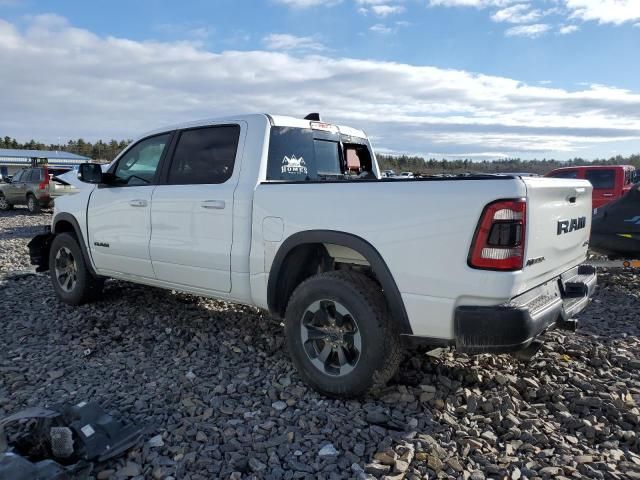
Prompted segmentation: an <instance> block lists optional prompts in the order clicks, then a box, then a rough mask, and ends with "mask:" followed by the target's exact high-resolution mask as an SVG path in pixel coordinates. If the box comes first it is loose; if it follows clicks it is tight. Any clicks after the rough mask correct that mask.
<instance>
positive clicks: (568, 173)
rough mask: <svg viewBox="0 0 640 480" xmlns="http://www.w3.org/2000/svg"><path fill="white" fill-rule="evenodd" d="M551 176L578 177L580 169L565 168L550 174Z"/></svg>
mask: <svg viewBox="0 0 640 480" xmlns="http://www.w3.org/2000/svg"><path fill="white" fill-rule="evenodd" d="M550 177H551V178H578V170H565V171H562V172H556V173H554V174H553V175H550Z"/></svg>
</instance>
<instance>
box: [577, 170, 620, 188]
mask: <svg viewBox="0 0 640 480" xmlns="http://www.w3.org/2000/svg"><path fill="white" fill-rule="evenodd" d="M584 178H586V179H587V180H589V181H590V182H591V185H593V188H613V187H614V186H615V183H616V172H615V170H587V174H586V175H585V177H584Z"/></svg>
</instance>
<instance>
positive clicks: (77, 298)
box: [49, 233, 104, 305]
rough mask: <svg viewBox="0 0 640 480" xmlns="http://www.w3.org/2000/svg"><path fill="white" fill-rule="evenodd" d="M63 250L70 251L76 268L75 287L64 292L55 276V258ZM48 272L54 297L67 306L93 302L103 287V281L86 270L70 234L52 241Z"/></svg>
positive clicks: (75, 239)
mask: <svg viewBox="0 0 640 480" xmlns="http://www.w3.org/2000/svg"><path fill="white" fill-rule="evenodd" d="M63 248H64V249H67V250H68V251H70V253H71V256H72V257H73V260H74V262H75V266H76V268H75V285H74V286H73V288H72V289H71V291H65V289H64V288H63V286H62V285H61V283H60V281H59V280H58V278H57V274H56V257H57V255H58V252H59V251H60V250H61V249H63ZM49 272H50V273H51V283H52V284H53V289H54V290H55V292H56V296H57V297H58V298H59V299H60V300H61V301H62V302H64V303H67V304H69V305H81V304H83V303H87V302H90V301H92V300H95V299H96V298H97V297H98V296H99V295H100V293H101V292H102V288H103V286H104V279H103V278H97V277H95V276H93V274H92V273H91V271H89V269H88V268H87V264H86V262H85V259H84V256H83V255H82V250H81V249H80V245H79V244H78V240H77V238H76V237H75V235H73V234H71V233H60V234H58V235H56V236H55V238H54V239H53V242H52V243H51V250H50V251H49Z"/></svg>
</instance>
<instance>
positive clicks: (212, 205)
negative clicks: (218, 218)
mask: <svg viewBox="0 0 640 480" xmlns="http://www.w3.org/2000/svg"><path fill="white" fill-rule="evenodd" d="M200 206H201V207H202V208H208V209H215V210H223V209H224V207H225V203H224V200H204V201H203V202H202V203H201V204H200Z"/></svg>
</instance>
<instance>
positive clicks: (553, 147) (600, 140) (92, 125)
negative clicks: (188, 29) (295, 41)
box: [0, 15, 640, 157]
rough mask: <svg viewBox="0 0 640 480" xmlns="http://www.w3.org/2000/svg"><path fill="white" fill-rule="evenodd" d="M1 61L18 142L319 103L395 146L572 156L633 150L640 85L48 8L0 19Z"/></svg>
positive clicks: (299, 111)
mask: <svg viewBox="0 0 640 480" xmlns="http://www.w3.org/2000/svg"><path fill="white" fill-rule="evenodd" d="M0 63H1V64H2V65H11V66H12V68H10V69H5V70H4V71H3V74H2V77H1V78H2V95H0V111H2V112H10V114H7V115H1V116H0V133H1V134H2V135H10V136H15V137H17V138H18V139H21V140H25V139H30V138H36V139H38V140H41V141H44V142H53V141H56V140H57V138H58V136H61V137H74V138H77V137H80V136H82V137H84V138H86V139H96V138H112V137H115V138H131V137H133V136H135V135H137V134H138V133H140V132H143V131H147V130H150V129H153V128H156V127H159V126H162V125H168V124H175V123H177V122H181V121H187V120H193V119H197V118H204V117H216V116H223V115H229V114H233V113H238V112H272V113H283V114H292V115H296V116H302V115H305V114H306V113H308V112H309V111H319V112H321V113H322V115H323V118H326V119H327V120H328V121H332V122H338V123H344V124H347V125H353V126H356V127H360V128H364V129H365V130H366V131H367V132H369V133H370V134H371V136H372V138H373V139H374V141H375V145H376V147H379V148H380V149H381V150H386V151H390V152H415V153H423V154H428V153H429V152H437V153H438V154H439V155H440V154H442V155H450V156H455V155H463V154H469V153H473V155H474V156H478V157H481V156H483V155H491V156H496V155H509V156H516V155H517V156H525V157H526V156H534V155H537V156H547V157H550V156H560V157H568V156H571V155H576V154H578V153H581V154H582V155H583V156H588V152H591V151H594V150H593V149H594V148H600V146H605V145H611V144H614V142H615V146H616V147H615V148H619V147H620V145H621V144H622V143H623V142H631V144H633V145H635V146H636V147H640V92H637V91H636V92H633V91H629V90H623V89H617V88H612V87H607V86H602V85H589V86H584V87H578V89H577V90H576V91H568V90H565V89H561V88H551V87H548V86H540V85H528V84H525V83H522V82H520V81H518V80H516V79H510V78H504V77H497V76H489V75H482V74H475V73H470V72H466V71H462V70H448V69H442V68H436V67H431V66H416V65H408V64H402V63H394V62H383V61H373V60H357V59H352V58H331V57H329V56H327V55H326V54H324V55H319V54H317V53H315V54H313V55H306V54H297V55H293V54H292V53H291V52H290V51H280V52H275V51H260V50H256V51H238V50H234V51H223V52H212V51H208V50H206V49H205V48H204V47H202V46H199V45H196V44H193V43H188V42H177V41H174V42H152V41H146V42H145V41H143V42H141V41H134V40H130V39H126V38H115V37H109V36H99V35H96V34H94V33H92V32H90V31H87V30H84V29H79V28H74V27H73V26H72V25H70V24H68V22H67V21H66V20H65V19H64V18H61V17H57V16H52V15H49V16H41V17H34V18H31V19H30V20H28V21H27V25H26V27H25V28H19V27H18V26H17V25H14V24H12V23H9V22H6V21H3V20H0ZM43 71H45V72H47V75H46V76H43V75H42V72H43ZM634 142H635V143H634ZM627 144H628V143H627ZM602 148H604V147H602ZM585 152H586V153H585Z"/></svg>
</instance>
